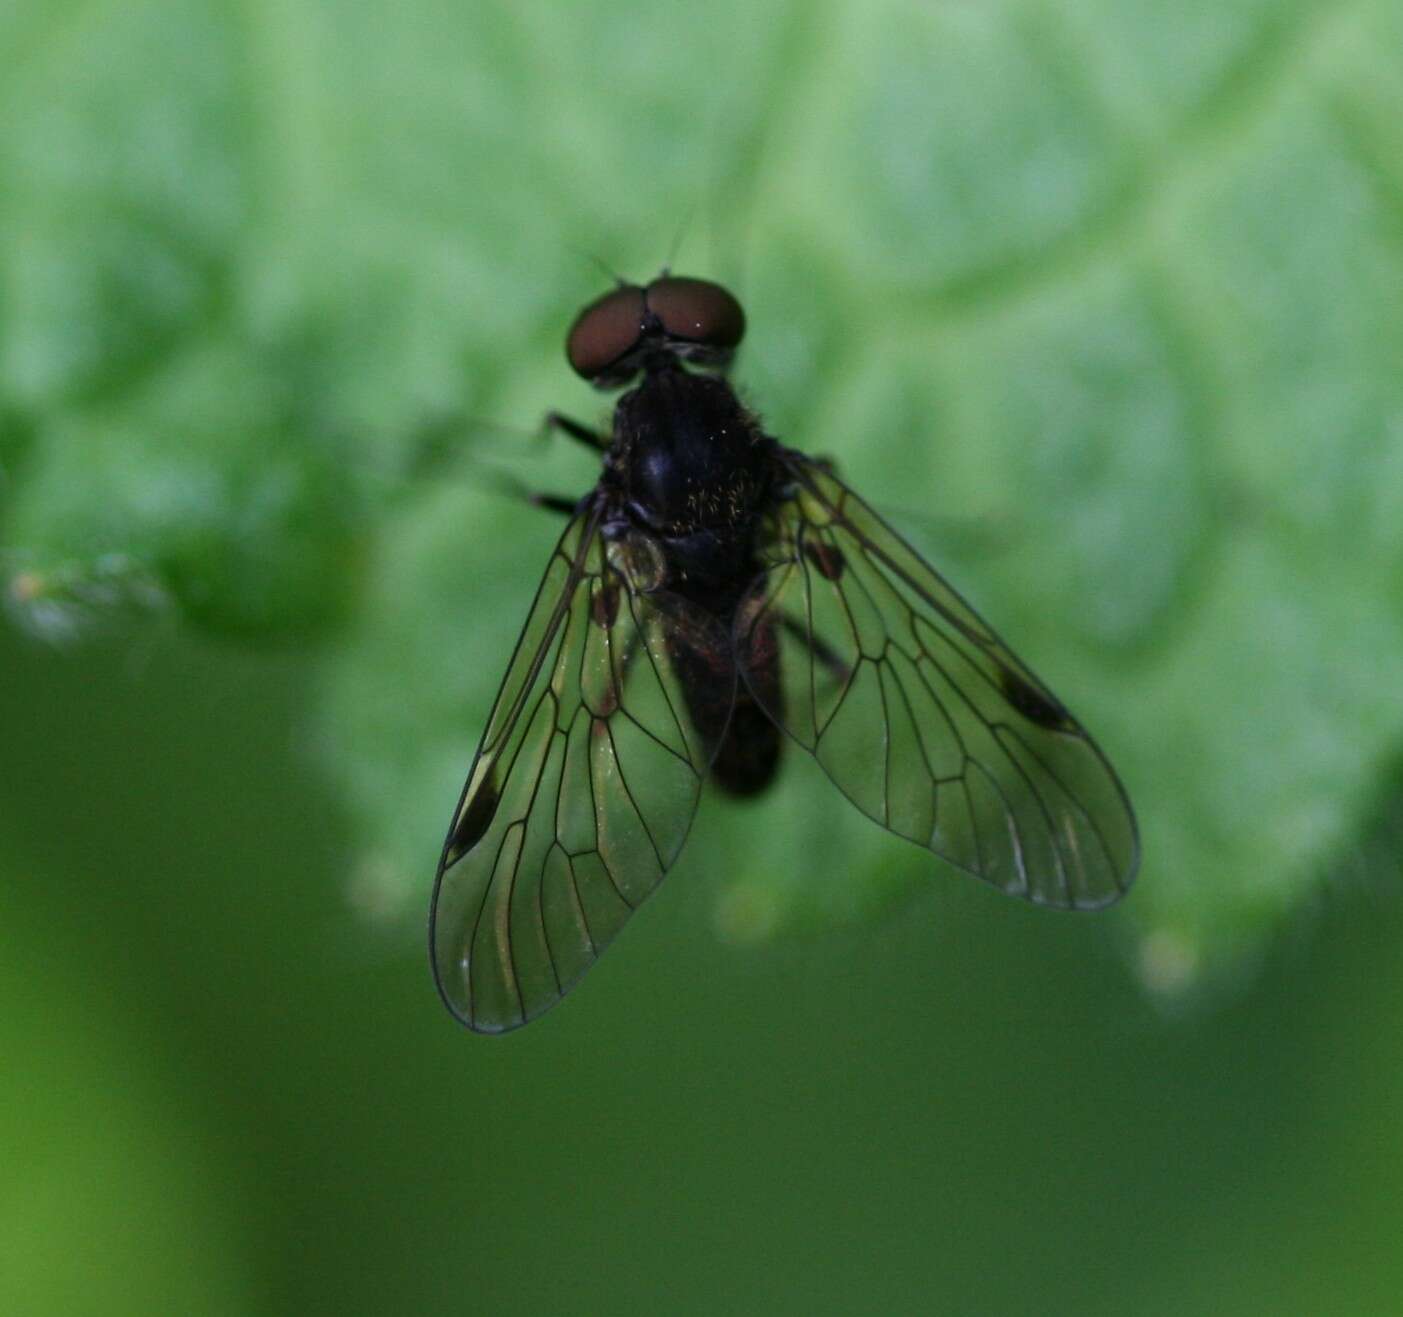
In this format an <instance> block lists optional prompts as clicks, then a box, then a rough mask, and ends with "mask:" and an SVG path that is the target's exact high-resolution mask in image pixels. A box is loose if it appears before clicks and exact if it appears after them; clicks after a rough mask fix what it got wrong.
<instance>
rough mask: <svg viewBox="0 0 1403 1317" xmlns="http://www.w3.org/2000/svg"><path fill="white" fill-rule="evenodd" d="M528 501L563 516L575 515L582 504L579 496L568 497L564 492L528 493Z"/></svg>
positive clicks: (536, 506) (533, 505) (532, 504)
mask: <svg viewBox="0 0 1403 1317" xmlns="http://www.w3.org/2000/svg"><path fill="white" fill-rule="evenodd" d="M526 501H527V502H528V503H529V504H531V506H532V507H535V508H545V509H546V511H547V512H558V513H560V514H561V516H563V517H569V516H572V515H574V512H575V509H576V508H577V507H579V506H580V500H579V499H577V498H567V497H566V496H565V495H564V494H527V495H526Z"/></svg>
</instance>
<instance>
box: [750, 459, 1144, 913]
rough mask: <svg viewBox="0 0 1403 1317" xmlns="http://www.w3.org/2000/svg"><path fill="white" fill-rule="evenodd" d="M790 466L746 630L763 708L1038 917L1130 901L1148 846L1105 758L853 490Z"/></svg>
mask: <svg viewBox="0 0 1403 1317" xmlns="http://www.w3.org/2000/svg"><path fill="white" fill-rule="evenodd" d="M780 460H781V462H782V464H783V465H784V467H785V468H786V469H787V473H788V476H789V479H790V480H791V482H792V484H793V489H794V493H793V497H792V498H788V499H786V500H785V501H784V502H783V503H781V505H780V506H779V508H778V510H777V511H776V513H775V514H774V517H773V521H772V522H771V523H770V524H769V525H768V526H767V542H766V546H765V550H764V552H765V560H766V563H767V567H766V569H765V571H764V572H763V573H762V574H761V576H760V577H759V578H758V579H757V580H756V582H755V584H754V586H753V587H752V589H751V591H750V593H749V594H748V595H747V597H746V599H745V601H744V602H743V604H742V606H741V608H740V609H739V610H738V613H737V618H736V634H735V639H736V652H737V656H738V661H739V666H740V669H741V672H742V675H743V676H744V678H745V680H746V684H747V685H748V686H749V688H750V691H751V693H752V694H753V695H754V696H755V698H756V700H757V701H758V702H759V703H760V704H761V705H762V707H764V708H765V709H766V711H767V712H768V713H769V714H770V715H771V716H772V717H773V718H774V719H775V721H776V722H777V723H779V724H780V726H781V727H783V728H784V729H785V730H786V731H787V732H788V733H789V734H790V735H791V736H792V737H793V738H794V739H795V740H796V741H798V742H799V744H800V745H802V746H803V747H804V748H805V749H806V750H808V751H809V752H810V753H811V754H813V755H814V756H815V758H817V759H818V761H819V763H820V764H822V765H823V768H824V769H825V771H826V772H827V773H828V775H829V776H830V777H831V778H832V779H833V781H834V782H835V783H836V784H837V786H838V789H839V790H840V791H842V792H843V794H844V795H845V796H847V797H848V799H849V800H851V801H852V802H853V803H854V804H855V805H856V806H857V807H858V808H859V809H860V810H862V812H863V813H864V814H866V815H868V816H869V817H870V818H872V819H875V820H876V821H877V822H878V823H880V824H882V826H883V827H885V828H888V829H890V830H891V831H892V832H895V833H897V834H898V835H899V836H902V837H906V838H909V839H910V840H911V841H914V842H916V843H918V844H919V845H921V846H925V847H927V848H928V849H929V850H931V851H933V852H934V853H935V854H937V855H939V856H941V857H942V858H943V859H946V860H949V861H950V862H951V863H953V864H955V865H958V866H959V867H960V868H962V869H965V870H967V871H968V872H970V873H972V874H974V875H975V876H977V877H979V878H983V879H985V880H986V881H988V882H990V883H992V884H993V885H994V886H995V887H998V888H1001V889H1002V890H1004V891H1006V892H1009V893H1011V894H1012V895H1015V896H1021V897H1024V898H1026V899H1027V900H1030V901H1035V902H1038V903H1039V904H1043V905H1053V906H1061V907H1064V908H1069V909H1095V908H1097V907H1099V906H1104V905H1109V904H1110V903H1111V902H1113V901H1115V900H1117V899H1118V898H1119V897H1120V896H1122V895H1123V894H1124V893H1125V891H1126V890H1127V889H1128V888H1129V886H1130V883H1131V881H1132V879H1133V878H1134V876H1135V870H1136V867H1137V865H1138V863H1139V839H1138V836H1137V833H1136V826H1135V816H1134V814H1133V813H1132V811H1131V808H1130V802H1129V800H1128V799H1127V798H1126V794H1125V791H1124V789H1123V788H1122V787H1121V784H1120V782H1119V781H1118V779H1117V778H1116V775H1115V773H1114V772H1113V771H1112V769H1111V766H1110V764H1109V763H1107V762H1106V758H1105V756H1104V755H1102V753H1101V751H1100V750H1099V749H1098V748H1097V746H1096V743H1095V742H1094V741H1093V740H1092V739H1091V737H1090V736H1088V735H1087V733H1086V731H1085V730H1084V729H1083V728H1082V726H1081V724H1079V723H1078V722H1077V721H1076V719H1075V718H1073V717H1072V715H1071V714H1070V713H1068V712H1067V709H1066V708H1065V706H1064V705H1063V704H1062V703H1061V701H1059V700H1058V699H1057V697H1056V696H1054V695H1053V694H1052V692H1051V691H1049V690H1048V689H1047V687H1045V686H1044V685H1043V684H1042V683H1041V682H1040V681H1039V680H1038V678H1037V677H1035V676H1034V675H1033V673H1032V672H1030V671H1029V670H1028V668H1026V667H1025V666H1024V665H1023V664H1022V663H1021V662H1020V661H1019V659H1018V658H1017V657H1016V656H1015V655H1014V654H1013V653H1012V651H1010V650H1009V649H1008V648H1007V647H1006V646H1005V645H1004V644H1003V642H1002V641H1001V640H1000V639H999V638H998V636H997V635H995V634H994V632H993V630H992V629H991V628H990V627H989V626H988V624H987V623H985V622H984V621H983V620H982V619H981V618H980V617H979V616H978V615H977V614H976V613H975V611H974V610H973V609H972V608H971V607H970V606H969V605H968V604H967V603H965V601H964V600H963V599H961V598H960V596H959V595H958V594H956V593H955V591H954V590H953V589H951V588H950V586H949V585H947V584H946V583H945V582H944V581H943V580H942V579H941V578H940V576H939V575H937V573H936V572H935V571H934V570H933V569H932V568H931V567H930V566H929V565H928V564H926V563H925V562H924V561H923V560H922V559H921V557H920V556H919V555H918V554H917V553H916V552H915V551H914V550H913V549H912V548H911V547H910V546H909V545H908V544H906V542H905V541H904V540H902V539H901V537H900V536H899V535H897V533H896V532H895V531H893V530H892V529H891V527H889V526H888V525H887V524H886V523H885V522H884V521H883V520H882V519H881V518H880V517H879V516H877V514H876V513H875V512H873V511H872V509H871V508H869V507H868V506H867V504H866V503H864V502H863V501H862V500H861V499H860V498H858V497H857V495H856V494H854V493H853V492H852V490H850V489H849V488H848V487H847V486H846V485H844V484H843V483H842V481H840V480H838V479H837V478H836V477H835V476H834V475H833V474H832V473H831V472H829V471H828V470H826V469H824V468H823V467H821V466H819V465H817V464H815V463H814V462H812V461H810V460H808V459H807V458H805V457H803V456H802V455H801V454H798V453H795V452H792V451H789V450H785V451H783V452H782V454H781V459H780ZM776 646H777V647H778V654H776ZM776 663H777V664H778V666H779V669H780V672H779V680H778V682H776V681H775V679H774V673H773V667H774V665H775V664H776ZM767 670H768V676H767V675H766V674H767ZM777 691H778V695H776V692H777Z"/></svg>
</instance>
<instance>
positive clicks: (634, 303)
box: [565, 284, 647, 380]
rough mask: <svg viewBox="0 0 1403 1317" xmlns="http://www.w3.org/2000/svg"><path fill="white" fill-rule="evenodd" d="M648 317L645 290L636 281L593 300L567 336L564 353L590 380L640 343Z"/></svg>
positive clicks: (581, 373)
mask: <svg viewBox="0 0 1403 1317" xmlns="http://www.w3.org/2000/svg"><path fill="white" fill-rule="evenodd" d="M646 318H647V308H646V306H645V304H644V300H643V290H642V289H641V288H639V287H637V286H636V285H634V284H625V285H624V286H623V287H622V288H616V289H614V291H613V292H612V293H605V294H604V296H603V297H601V298H599V300H598V301H595V302H591V303H590V304H589V305H588V306H587V307H585V309H584V310H583V311H581V312H580V314H579V315H577V316H576V317H575V323H574V324H573V325H571V326H570V332H569V334H567V335H566V337H565V355H566V356H567V357H568V358H569V359H570V365H571V366H572V367H573V368H574V371H575V373H576V374H577V375H582V376H584V378H585V379H587V380H593V379H597V378H599V377H600V376H601V375H604V374H605V373H606V372H607V371H608V370H609V367H611V366H613V365H614V364H615V363H616V362H618V361H619V360H620V359H621V358H623V357H626V356H627V355H628V354H629V353H630V352H632V351H633V350H634V348H636V347H637V346H638V341H639V339H641V338H642V337H643V325H644V321H645V320H646Z"/></svg>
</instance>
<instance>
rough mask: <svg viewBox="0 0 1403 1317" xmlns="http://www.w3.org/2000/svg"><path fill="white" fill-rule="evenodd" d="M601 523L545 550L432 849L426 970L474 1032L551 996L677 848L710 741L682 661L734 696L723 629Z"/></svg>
mask: <svg viewBox="0 0 1403 1317" xmlns="http://www.w3.org/2000/svg"><path fill="white" fill-rule="evenodd" d="M598 523H599V513H598V512H597V511H595V510H592V509H587V510H586V511H584V512H581V513H579V514H577V515H576V517H575V519H574V520H573V521H572V522H571V523H570V525H569V526H568V527H567V528H566V530H565V533H564V534H563V535H562V536H561V539H560V542H559V544H558V545H557V546H556V549H555V552H554V554H553V555H552V556H551V561H550V565H549V566H548V567H547V569H546V574H545V579H544V580H543V581H542V582H541V587H540V589H539V591H538V592H537V594H536V601H535V603H534V605H533V606H532V609H531V615H530V617H528V618H527V621H526V626H525V628H524V629H523V630H522V633H521V639H520V640H519V641H518V642H517V647H516V653H515V654H514V655H513V657H512V661H511V666H510V667H509V668H508V670H507V675H506V678H505V680H504V681H503V682H502V688H501V690H500V692H499V693H498V695H497V702H496V704H495V705H494V706H493V709H492V713H491V715H490V717H489V718H488V723H487V730H486V731H485V732H484V733H483V737H482V744H481V745H480V746H479V747H478V751H477V757H476V758H475V759H474V760H473V764H472V768H471V770H470V771H469V773H468V781H467V785H466V786H465V787H464V788H463V795H462V798H461V800H460V801H459V804H458V809H457V811H456V812H455V814H454V816H453V823H452V826H451V827H450V828H449V832H448V839H447V841H446V842H445V843H444V849H443V858H442V859H441V860H440V862H439V870H438V877H437V880H436V882H435V884H434V897H433V908H432V910H431V912H430V918H429V949H430V955H431V957H432V960H433V968H434V977H435V979H436V981H437V983H438V987H439V991H440V993H441V994H442V996H443V999H444V1001H445V1003H447V1005H448V1008H449V1009H450V1010H451V1011H452V1012H453V1014H454V1015H456V1016H457V1017H458V1019H459V1020H461V1021H462V1022H463V1023H464V1024H466V1025H467V1026H468V1027H469V1028H472V1029H476V1030H478V1031H480V1032H487V1033H498V1032H502V1031H504V1030H507V1029H514V1028H516V1027H517V1026H518V1025H522V1024H525V1023H526V1022H527V1021H528V1020H531V1019H534V1018H535V1017H536V1016H538V1015H540V1014H541V1013H542V1012H543V1011H545V1010H547V1009H549V1008H550V1007H551V1006H553V1005H554V1004H555V1003H556V1002H557V1001H559V1000H560V998H561V997H562V996H564V994H565V993H566V992H568V991H569V990H570V988H571V987H572V986H573V985H574V984H575V983H576V982H577V981H578V980H579V978H580V976H581V975H583V974H584V972H585V971H586V970H587V969H588V968H589V967H590V966H591V965H592V964H594V962H595V960H596V959H597V958H598V956H599V954H600V952H601V951H603V949H604V948H605V947H606V946H607V945H608V944H609V942H610V941H611V940H612V939H613V938H614V936H615V934H617V933H618V931H619V929H620V928H622V927H623V925H624V922H625V921H626V920H627V919H628V917H629V915H631V914H632V913H633V912H634V911H635V910H636V909H637V908H638V906H639V905H640V904H642V902H643V901H644V900H645V899H646V898H647V897H648V896H649V895H650V894H651V893H652V891H653V889H654V888H655V887H657V885H658V883H659V882H660V881H661V879H662V876H663V874H664V873H665V872H666V871H667V869H668V868H669V866H670V865H671V864H672V863H673V861H674V860H675V859H676V858H677V855H678V852H679V851H680V850H681V848H682V843H683V841H684V840H685V838H686V835H687V830H688V828H689V827H690V826H691V821H692V815H693V813H694V812H695V810H696V804H697V799H698V796H699V794H700V791H701V783H702V779H703V778H704V776H705V774H706V771H707V768H708V766H709V765H710V763H711V759H712V757H713V756H714V754H715V750H716V746H715V744H714V743H712V742H708V741H707V739H706V738H705V737H703V736H702V735H701V734H700V733H699V732H698V731H697V730H696V729H695V728H694V727H693V726H692V725H691V723H690V721H689V720H688V718H687V716H686V713H685V707H686V706H685V703H684V701H683V698H682V694H681V691H680V689H679V685H678V677H677V675H676V669H675V666H674V665H675V663H676V662H677V660H678V658H679V656H680V657H682V658H683V660H684V661H689V662H690V667H691V670H692V671H693V672H695V671H697V670H698V669H697V664H700V663H703V662H705V663H706V664H707V665H708V666H707V667H706V668H705V671H706V672H707V673H708V678H709V679H710V680H712V681H713V682H715V683H716V684H717V686H718V688H722V687H723V688H724V691H723V692H722V693H721V695H720V697H721V698H725V699H726V700H733V699H734V693H735V683H736V680H737V679H736V675H735V666H734V662H733V660H732V657H731V653H730V637H729V635H727V634H725V632H724V631H723V630H722V628H721V627H720V626H719V625H718V624H717V623H716V622H715V621H714V620H713V619H711V618H710V617H708V616H707V615H705V614H703V613H701V612H700V611H699V610H697V609H695V608H694V607H692V606H691V605H689V604H688V603H687V602H686V601H685V600H682V599H679V598H677V597H676V596H674V595H671V594H668V593H667V592H666V591H662V590H656V591H652V592H648V589H647V587H648V586H649V585H651V584H653V583H654V582H655V581H656V580H657V573H656V568H657V565H658V564H659V563H660V562H661V558H660V556H659V555H658V554H657V551H656V548H655V547H654V546H652V545H651V544H650V543H649V542H648V541H646V540H644V539H643V538H642V537H633V538H632V540H631V541H629V542H626V543H624V544H614V545H610V546H606V545H605V543H604V541H603V539H602V538H601V537H600V535H599V533H598ZM650 573H651V579H650Z"/></svg>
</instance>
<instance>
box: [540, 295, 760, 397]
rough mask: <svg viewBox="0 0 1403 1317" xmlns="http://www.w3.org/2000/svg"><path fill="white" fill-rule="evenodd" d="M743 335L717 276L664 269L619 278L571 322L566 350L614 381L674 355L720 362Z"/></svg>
mask: <svg viewBox="0 0 1403 1317" xmlns="http://www.w3.org/2000/svg"><path fill="white" fill-rule="evenodd" d="M744 336H745V312H744V311H742V310H741V305H740V303H739V302H737V301H736V299H735V298H734V297H732V296H731V294H730V293H728V292H727V291H726V290H725V289H724V288H722V287H721V285H720V284H715V283H711V282H710V281H709V280H706V279H689V278H685V277H683V276H681V275H672V274H662V275H660V276H659V277H658V278H656V279H654V280H653V281H652V283H650V284H646V285H640V284H620V285H619V286H618V287H617V288H615V289H614V290H613V291H612V292H608V293H605V294H604V296H603V297H600V298H597V299H596V300H595V301H593V302H591V303H590V304H589V305H588V306H587V307H585V309H584V310H583V311H581V312H580V314H579V315H578V316H576V317H575V323H574V324H573V325H571V326H570V332H569V334H568V335H566V338H565V355H566V356H567V357H568V358H569V361H570V365H571V368H572V369H573V370H574V371H575V373H576V374H577V375H579V376H580V377H581V378H583V379H586V380H588V381H589V382H590V383H591V384H593V385H594V386H595V387H596V388H599V389H616V388H620V387H622V386H623V385H625V384H627V383H628V382H629V381H630V380H632V379H633V378H634V377H635V376H636V375H637V374H638V373H639V372H640V371H647V370H652V369H657V368H660V367H664V366H666V365H669V364H674V363H676V362H679V361H687V362H692V363H694V364H696V365H701V366H707V367H711V368H714V369H720V368H723V367H725V366H726V365H727V364H728V363H729V362H730V360H731V357H732V356H733V355H734V353H735V350H736V347H737V346H738V345H739V343H740V341H741V339H742V338H743V337H744Z"/></svg>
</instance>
